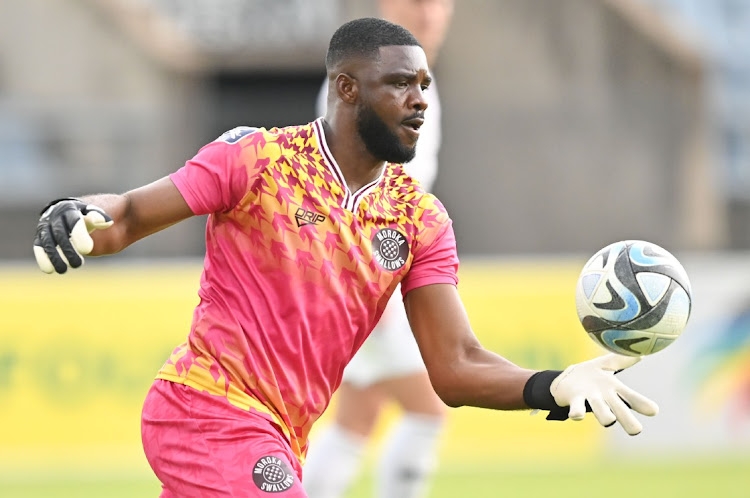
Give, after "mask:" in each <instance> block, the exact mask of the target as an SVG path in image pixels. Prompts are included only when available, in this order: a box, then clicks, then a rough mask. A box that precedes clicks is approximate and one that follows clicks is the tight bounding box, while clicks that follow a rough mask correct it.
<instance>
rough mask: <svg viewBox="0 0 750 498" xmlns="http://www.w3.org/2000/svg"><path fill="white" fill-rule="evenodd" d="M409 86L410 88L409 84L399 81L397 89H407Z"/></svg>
mask: <svg viewBox="0 0 750 498" xmlns="http://www.w3.org/2000/svg"><path fill="white" fill-rule="evenodd" d="M407 86H409V84H408V83H407V82H405V81H399V82H398V83H396V87H397V88H406V87H407Z"/></svg>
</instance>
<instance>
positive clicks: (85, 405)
mask: <svg viewBox="0 0 750 498" xmlns="http://www.w3.org/2000/svg"><path fill="white" fill-rule="evenodd" d="M579 263H580V262H578V261H576V262H573V263H570V262H557V263H556V262H552V261H542V260H540V261H507V262H494V263H482V262H467V263H465V264H464V265H463V266H462V270H461V275H460V277H461V284H460V286H459V289H460V291H461V295H462V297H463V299H464V301H465V304H466V307H467V309H468V312H469V316H470V317H471V320H472V324H473V326H474V329H475V332H476V334H477V336H478V337H479V339H480V341H481V342H482V343H483V345H484V346H485V347H487V348H489V349H492V350H494V351H496V352H498V353H499V354H501V355H503V356H505V357H507V358H508V359H510V360H511V361H513V362H515V363H517V364H520V365H522V366H525V367H529V368H562V367H564V366H565V365H567V364H569V363H571V362H576V361H581V360H584V359H587V358H590V357H593V356H594V355H595V354H598V351H597V350H596V347H595V346H594V345H593V343H592V342H591V341H590V340H589V339H588V338H587V337H586V335H585V334H584V333H583V330H582V329H581V328H580V325H579V324H578V320H577V318H576V316H575V306H574V301H573V290H574V286H575V280H576V278H577V272H578V270H579V268H580V265H579ZM200 271H201V266H200V263H197V262H191V263H187V264H169V265H164V264H156V263H154V264H143V265H122V266H109V265H106V264H101V263H99V262H98V261H96V262H95V263H94V264H90V265H89V266H88V267H86V268H83V269H81V270H77V271H72V272H69V274H67V275H64V276H59V275H52V276H50V275H44V274H42V273H40V272H39V271H38V270H37V269H36V268H35V267H31V266H24V267H18V268H14V267H9V266H5V267H0V282H2V285H1V286H0V399H1V400H2V409H0V467H2V468H3V469H5V472H13V471H14V469H17V470H19V471H23V470H24V469H36V471H41V472H65V471H67V470H70V469H76V470H81V469H90V470H97V469H101V471H102V472H106V471H107V470H108V469H117V470H118V471H123V470H125V471H127V470H130V469H133V470H138V471H140V470H145V471H147V470H148V467H147V463H146V461H145V458H144V457H143V456H142V452H141V445H140V409H141V403H142V402H143V398H144V397H145V394H146V391H147V390H148V388H149V386H150V384H151V381H152V379H153V378H154V375H155V374H156V371H157V370H158V369H159V367H160V366H161V364H162V363H163V361H164V360H165V359H166V358H167V356H168V355H169V353H170V352H171V350H172V349H173V348H174V347H175V346H176V345H177V344H179V343H180V342H182V341H183V340H184V338H185V336H186V334H187V332H188V330H189V326H190V320H191V317H192V309H193V307H194V306H195V305H196V304H197V299H198V298H197V290H198V283H199V277H200ZM322 423H326V417H324V419H323V420H322ZM595 424H596V423H595V422H593V423H592V421H591V420H586V421H584V422H581V423H574V422H564V423H561V422H547V421H545V420H544V416H543V415H542V414H539V415H537V416H530V415H529V413H528V412H517V413H504V412H495V411H490V410H480V409H475V408H465V407H464V408H459V409H456V410H451V411H450V416H449V422H448V430H447V432H446V434H445V436H444V439H443V445H442V447H441V448H442V450H441V452H442V453H443V460H444V461H449V462H450V461H455V462H459V461H460V462H467V463H471V462H475V461H477V459H481V460H485V459H489V461H498V460H505V461H508V460H510V459H513V460H515V459H525V458H529V459H539V458H545V457H560V456H562V455H566V456H571V454H576V455H584V454H589V453H592V452H594V451H596V449H597V445H598V438H599V437H600V436H599V434H600V433H601V431H600V429H598V426H597V427H596V428H594V425H595ZM313 444H314V439H313ZM485 461H486V460H485Z"/></svg>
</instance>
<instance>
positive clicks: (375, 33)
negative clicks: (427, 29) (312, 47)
mask: <svg viewBox="0 0 750 498" xmlns="http://www.w3.org/2000/svg"><path fill="white" fill-rule="evenodd" d="M391 45H405V46H417V47H421V45H420V44H419V42H418V41H417V39H416V38H415V37H414V35H412V34H411V33H410V32H409V30H408V29H406V28H404V27H402V26H399V25H398V24H393V23H392V22H388V21H386V20H384V19H377V18H374V17H364V18H362V19H355V20H353V21H349V22H347V23H345V24H343V25H341V27H339V29H337V30H336V32H335V33H333V36H332V37H331V42H330V43H329V44H328V53H327V54H326V69H329V70H330V69H331V68H333V67H334V66H335V65H336V64H338V63H339V62H341V61H342V60H344V59H346V58H348V57H353V56H359V57H373V56H376V55H377V54H378V49H379V48H380V47H387V46H391Z"/></svg>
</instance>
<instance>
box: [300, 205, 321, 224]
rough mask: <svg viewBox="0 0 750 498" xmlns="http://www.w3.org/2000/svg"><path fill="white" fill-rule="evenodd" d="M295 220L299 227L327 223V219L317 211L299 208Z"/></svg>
mask: <svg viewBox="0 0 750 498" xmlns="http://www.w3.org/2000/svg"><path fill="white" fill-rule="evenodd" d="M294 219H295V220H297V226H298V227H303V226H305V225H317V224H318V223H321V222H323V221H325V219H326V217H325V216H323V215H322V214H320V213H316V212H315V211H308V210H306V209H303V208H297V212H296V213H294Z"/></svg>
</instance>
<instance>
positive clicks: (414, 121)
mask: <svg viewBox="0 0 750 498" xmlns="http://www.w3.org/2000/svg"><path fill="white" fill-rule="evenodd" d="M401 124H402V125H404V126H406V127H407V128H411V129H412V130H414V131H419V129H420V128H421V127H422V125H423V124H424V118H411V119H407V120H404V121H402V122H401Z"/></svg>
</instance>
